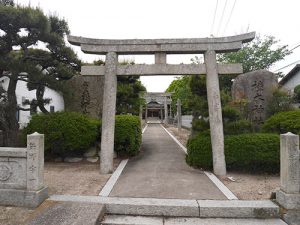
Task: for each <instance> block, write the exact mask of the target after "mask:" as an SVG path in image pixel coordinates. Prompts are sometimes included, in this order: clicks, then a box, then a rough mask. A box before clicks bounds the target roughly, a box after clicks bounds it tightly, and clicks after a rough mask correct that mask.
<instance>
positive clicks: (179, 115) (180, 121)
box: [177, 98, 182, 131]
mask: <svg viewBox="0 0 300 225" xmlns="http://www.w3.org/2000/svg"><path fill="white" fill-rule="evenodd" d="M181 125H182V117H181V100H180V99H179V98H178V99H177V128H178V131H180V130H181Z"/></svg>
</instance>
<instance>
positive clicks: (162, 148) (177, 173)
mask: <svg viewBox="0 0 300 225" xmlns="http://www.w3.org/2000/svg"><path fill="white" fill-rule="evenodd" d="M109 196H113V197H134V198H137V197H140V198H164V199H166V198H172V199H220V200H221V199H226V197H225V196H224V195H223V193H222V192H221V191H220V190H219V189H218V188H217V187H216V186H215V185H214V184H213V183H212V182H211V181H210V179H209V178H208V177H207V176H206V175H205V174H204V173H203V172H201V171H199V170H195V169H193V168H191V167H189V166H188V165H187V164H186V163H185V153H184V152H183V151H182V150H181V149H180V147H179V146H178V145H177V144H176V143H175V142H174V140H173V139H172V138H171V137H170V136H169V135H168V134H167V133H166V132H165V131H164V130H163V128H162V127H161V125H160V124H149V125H148V128H147V130H146V131H145V133H144V134H143V143H142V148H141V153H140V154H139V156H137V157H136V158H133V159H130V160H129V162H128V164H127V166H126V167H125V169H124V171H123V172H122V174H121V176H120V178H119V179H118V181H117V183H116V184H115V186H114V188H113V190H112V192H111V193H110V195H109Z"/></svg>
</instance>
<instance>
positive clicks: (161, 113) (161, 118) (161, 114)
mask: <svg viewBox="0 0 300 225" xmlns="http://www.w3.org/2000/svg"><path fill="white" fill-rule="evenodd" d="M160 120H161V122H163V110H162V106H160Z"/></svg>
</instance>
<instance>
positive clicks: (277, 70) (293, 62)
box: [274, 60, 300, 72]
mask: <svg viewBox="0 0 300 225" xmlns="http://www.w3.org/2000/svg"><path fill="white" fill-rule="evenodd" d="M298 62H300V60H297V61H295V62H293V63H290V64H288V65H286V66H283V67H281V68H279V69H277V70H275V71H274V72H278V71H280V70H282V69H285V68H287V67H289V66H291V65H294V64H296V63H298Z"/></svg>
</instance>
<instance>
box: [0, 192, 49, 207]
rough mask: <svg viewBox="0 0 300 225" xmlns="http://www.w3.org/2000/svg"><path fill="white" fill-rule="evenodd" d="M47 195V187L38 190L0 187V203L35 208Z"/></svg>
mask: <svg viewBox="0 0 300 225" xmlns="http://www.w3.org/2000/svg"><path fill="white" fill-rule="evenodd" d="M48 197H49V195H48V188H47V187H44V188H42V189H40V190H39V191H26V190H15V189H0V205H10V206H19V207H30V208H35V207H37V206H39V205H40V204H41V203H42V202H43V201H44V200H45V199H47V198H48Z"/></svg>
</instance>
